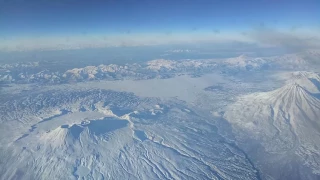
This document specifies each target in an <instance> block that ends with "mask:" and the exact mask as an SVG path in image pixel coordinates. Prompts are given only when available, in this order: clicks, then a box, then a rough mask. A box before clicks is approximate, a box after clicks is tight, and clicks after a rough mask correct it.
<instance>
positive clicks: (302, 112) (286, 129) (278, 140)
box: [224, 72, 320, 178]
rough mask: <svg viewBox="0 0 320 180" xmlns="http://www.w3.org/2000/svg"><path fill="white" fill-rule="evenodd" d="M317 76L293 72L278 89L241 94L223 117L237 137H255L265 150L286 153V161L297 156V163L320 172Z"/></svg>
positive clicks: (242, 139)
mask: <svg viewBox="0 0 320 180" xmlns="http://www.w3.org/2000/svg"><path fill="white" fill-rule="evenodd" d="M319 79H320V78H319V76H318V75H317V74H315V73H310V72H296V73H293V74H292V76H291V79H289V80H288V81H287V84H286V85H285V86H283V87H281V88H279V89H277V90H274V91H271V92H264V93H254V94H250V95H245V96H242V97H240V98H239V99H238V101H237V102H236V103H235V104H233V105H231V106H229V107H228V110H227V111H226V113H225V114H224V118H225V119H226V120H228V121H229V122H230V123H231V124H232V126H233V130H234V132H235V134H236V135H237V136H238V139H239V140H240V141H242V142H248V141H247V140H248V139H251V140H253V141H257V142H258V144H260V145H261V146H262V147H263V149H264V150H265V151H266V152H267V153H270V154H273V155H275V157H277V155H279V156H281V157H283V156H286V157H285V159H286V161H291V160H292V159H294V158H296V157H299V161H300V162H299V163H300V164H299V163H298V164H299V165H298V166H303V165H306V166H307V167H309V168H311V169H312V171H313V173H314V174H318V175H320V171H319V169H320V151H319V149H320V120H319V119H320V99H319V94H318V93H319V82H320V81H319ZM261 158H262V157H261ZM262 159H263V158H262ZM280 159H281V158H280ZM261 161H266V160H261ZM273 163H275V162H273ZM278 163H280V164H281V163H284V162H278ZM278 178H279V177H278ZM282 178H283V177H282Z"/></svg>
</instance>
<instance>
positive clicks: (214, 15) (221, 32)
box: [0, 0, 320, 49]
mask: <svg viewBox="0 0 320 180" xmlns="http://www.w3.org/2000/svg"><path fill="white" fill-rule="evenodd" d="M260 26H262V27H268V28H272V29H286V30H295V29H304V30H307V31H312V32H316V30H317V28H319V26H320V1H318V0H247V1H245V0H196V1H195V0H90V1H89V0H87V1H84V0H78V1H76V0H55V1H49V0H28V1H27V0H11V1H4V2H3V1H0V27H1V28H0V38H2V43H1V42H0V48H1V47H2V48H5V47H8V48H9V49H10V48H12V47H13V46H14V47H16V48H17V46H21V48H24V47H28V46H30V47H31V49H32V48H39V47H38V46H40V45H42V46H52V47H54V46H59V45H60V46H64V47H67V46H68V47H70V48H71V47H72V46H76V45H78V44H83V45H82V46H95V42H96V43H97V46H100V45H101V46H103V45H112V44H115V45H121V44H128V45H130V44H133V45H134V44H139V45H140V44H148V43H149V44H152V43H173V42H175V41H176V42H184V41H186V42H192V41H193V40H195V41H197V40H198V41H203V40H206V39H207V40H208V39H211V38H212V40H213V39H214V38H217V36H220V39H224V38H229V39H232V38H235V39H236V40H242V39H244V38H243V37H241V35H243V34H246V33H247V31H251V30H252V29H254V28H257V27H260ZM209 36H210V37H209ZM236 36H237V37H236ZM102 40H103V41H102ZM99 43H100V44H99ZM36 44H38V46H37V45H36ZM18 48H19V47H18Z"/></svg>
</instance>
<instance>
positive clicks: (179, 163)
mask: <svg viewBox="0 0 320 180" xmlns="http://www.w3.org/2000/svg"><path fill="white" fill-rule="evenodd" d="M179 51H180V50H179ZM306 57H308V58H306ZM310 57H312V58H310ZM318 57H319V53H317V51H310V52H309V51H308V52H305V53H300V54H285V55H279V56H273V57H249V56H246V55H241V56H239V57H234V58H227V59H200V60H199V59H198V60H190V59H188V60H168V59H156V60H151V61H148V62H146V63H140V64H137V63H135V64H126V65H115V64H110V65H103V64H102V65H97V66H96V65H92V66H86V67H78V68H71V69H68V70H66V71H65V70H63V71H61V72H60V71H52V70H50V69H45V68H42V64H41V62H34V63H15V64H0V79H1V82H0V94H1V96H0V132H1V133H0V167H1V168H0V179H3V180H8V179H33V180H36V179H229V180H233V179H257V180H260V179H267V180H273V179H310V180H313V179H319V178H320V171H319V169H320V121H319V119H320V77H319V74H318V73H316V72H315V71H316V70H315V69H317V66H316V65H315V66H312V65H313V64H312V63H313V62H314V61H315V59H316V58H318Z"/></svg>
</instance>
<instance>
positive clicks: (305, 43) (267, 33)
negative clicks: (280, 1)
mask: <svg viewBox="0 0 320 180" xmlns="http://www.w3.org/2000/svg"><path fill="white" fill-rule="evenodd" d="M246 35H247V36H248V37H249V38H251V39H252V40H253V41H256V42H257V43H259V44H262V45H267V46H272V47H279V48H284V49H286V50H288V51H293V52H300V51H305V50H309V49H317V48H320V37H319V35H317V33H313V32H310V31H309V32H308V31H303V30H302V31H298V30H296V31H292V30H289V31H284V30H282V31H281V30H276V29H272V28H267V27H259V28H256V29H254V30H253V31H252V32H249V33H246Z"/></svg>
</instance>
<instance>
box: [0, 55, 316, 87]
mask: <svg viewBox="0 0 320 180" xmlns="http://www.w3.org/2000/svg"><path fill="white" fill-rule="evenodd" d="M318 60H319V56H318V54H317V51H310V52H306V53H302V54H285V55H279V56H272V57H249V56H246V55H240V56H238V57H233V58H226V59H195V60H194V59H183V60H168V59H155V60H151V61H147V62H145V63H140V64H136V63H134V64H126V65H116V64H101V65H98V66H86V67H80V68H73V69H69V70H66V71H62V72H60V71H54V72H53V71H50V70H48V69H43V68H42V67H41V63H40V62H33V63H14V64H2V65H1V64H0V81H2V82H5V83H51V84H52V83H53V84H58V83H68V82H79V81H91V80H122V79H136V80H139V79H151V78H167V77H168V76H170V77H172V76H175V75H176V74H181V73H185V74H193V75H199V74H200V75H201V74H206V73H212V72H217V71H221V72H228V73H229V74H233V73H235V72H237V73H239V72H240V73H241V72H252V71H261V70H308V69H312V68H315V66H313V65H314V64H317V63H314V62H315V61H318Z"/></svg>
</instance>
